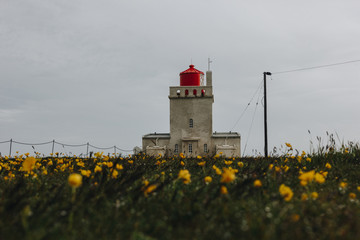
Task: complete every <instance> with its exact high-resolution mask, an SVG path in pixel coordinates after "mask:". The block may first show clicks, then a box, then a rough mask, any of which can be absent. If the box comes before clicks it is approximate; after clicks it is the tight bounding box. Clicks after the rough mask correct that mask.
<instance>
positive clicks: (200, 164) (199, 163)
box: [197, 161, 206, 166]
mask: <svg viewBox="0 0 360 240" xmlns="http://www.w3.org/2000/svg"><path fill="white" fill-rule="evenodd" d="M205 163H206V162H205V161H202V162H198V164H197V165H199V166H204V165H205Z"/></svg>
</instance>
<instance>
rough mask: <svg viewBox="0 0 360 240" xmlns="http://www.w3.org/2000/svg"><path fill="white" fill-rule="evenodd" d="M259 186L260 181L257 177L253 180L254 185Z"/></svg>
mask: <svg viewBox="0 0 360 240" xmlns="http://www.w3.org/2000/svg"><path fill="white" fill-rule="evenodd" d="M261 186H262V183H261V181H260V180H259V179H256V180H255V181H254V187H256V188H259V187H261Z"/></svg>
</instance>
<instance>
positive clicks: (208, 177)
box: [204, 176, 212, 183]
mask: <svg viewBox="0 0 360 240" xmlns="http://www.w3.org/2000/svg"><path fill="white" fill-rule="evenodd" d="M204 180H205V183H211V182H212V178H211V177H210V176H206V177H205V178H204Z"/></svg>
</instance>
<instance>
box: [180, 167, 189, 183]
mask: <svg viewBox="0 0 360 240" xmlns="http://www.w3.org/2000/svg"><path fill="white" fill-rule="evenodd" d="M190 178H191V174H190V173H189V171H188V170H186V169H185V170H180V171H179V176H178V179H182V180H183V182H184V183H185V184H189V183H190V182H191V179H190Z"/></svg>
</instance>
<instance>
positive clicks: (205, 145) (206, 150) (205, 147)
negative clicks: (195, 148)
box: [204, 143, 208, 153]
mask: <svg viewBox="0 0 360 240" xmlns="http://www.w3.org/2000/svg"><path fill="white" fill-rule="evenodd" d="M204 152H206V153H207V152H208V147H207V144H206V143H205V144H204Z"/></svg>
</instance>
